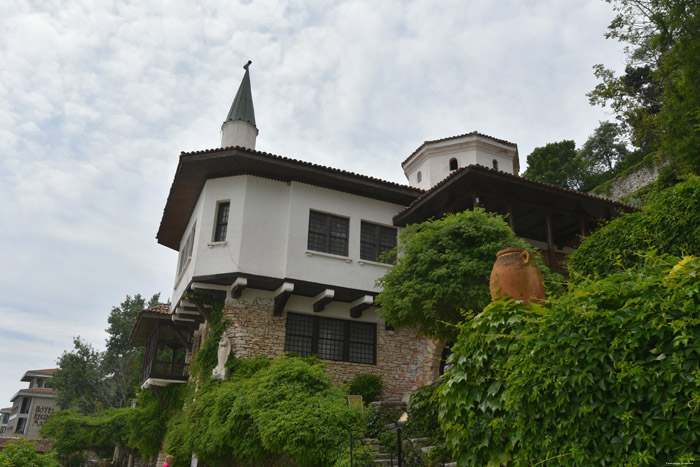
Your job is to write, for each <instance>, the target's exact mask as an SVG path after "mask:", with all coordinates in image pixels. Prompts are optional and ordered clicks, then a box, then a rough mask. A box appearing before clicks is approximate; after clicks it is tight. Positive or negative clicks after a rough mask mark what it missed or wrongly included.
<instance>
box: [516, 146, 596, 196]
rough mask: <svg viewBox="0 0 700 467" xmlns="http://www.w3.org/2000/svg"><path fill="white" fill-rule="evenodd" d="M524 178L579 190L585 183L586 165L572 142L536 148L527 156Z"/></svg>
mask: <svg viewBox="0 0 700 467" xmlns="http://www.w3.org/2000/svg"><path fill="white" fill-rule="evenodd" d="M523 177H526V178H531V179H533V180H538V181H540V182H545V183H551V184H552V185H557V186H561V187H564V188H569V189H570V190H578V189H580V188H581V187H582V186H583V185H584V183H585V171H584V164H583V163H582V161H581V159H580V158H579V157H578V153H577V151H576V143H574V142H573V141H572V140H564V141H559V142H557V143H549V144H547V145H545V146H543V147H538V148H535V149H534V150H533V151H532V152H531V153H530V155H529V156H527V170H526V171H525V172H524V173H523Z"/></svg>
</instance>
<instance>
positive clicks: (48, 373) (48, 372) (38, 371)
mask: <svg viewBox="0 0 700 467" xmlns="http://www.w3.org/2000/svg"><path fill="white" fill-rule="evenodd" d="M58 370H60V368H51V369H49V370H29V371H28V372H27V373H44V374H47V375H52V374H54V373H56V372H57V371H58Z"/></svg>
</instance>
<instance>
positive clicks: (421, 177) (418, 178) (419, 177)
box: [416, 171, 423, 183]
mask: <svg viewBox="0 0 700 467" xmlns="http://www.w3.org/2000/svg"><path fill="white" fill-rule="evenodd" d="M416 180H418V183H420V182H421V180H423V174H422V173H420V171H418V175H416Z"/></svg>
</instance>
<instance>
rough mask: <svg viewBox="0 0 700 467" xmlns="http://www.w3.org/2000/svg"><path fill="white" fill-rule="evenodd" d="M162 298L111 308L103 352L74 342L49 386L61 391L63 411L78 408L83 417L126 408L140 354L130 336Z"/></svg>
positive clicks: (138, 298) (128, 301)
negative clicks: (143, 313) (148, 309)
mask: <svg viewBox="0 0 700 467" xmlns="http://www.w3.org/2000/svg"><path fill="white" fill-rule="evenodd" d="M159 296H160V294H156V295H154V296H153V297H151V299H150V300H149V301H148V302H146V300H145V299H144V298H143V297H141V295H140V294H136V295H135V296H134V297H133V298H132V297H130V296H128V295H127V296H126V299H125V300H124V301H123V302H122V303H121V304H120V305H119V306H118V307H113V308H112V311H111V312H110V315H109V318H108V322H109V328H107V330H106V331H107V333H108V337H107V342H106V344H107V349H106V350H105V351H104V352H100V351H98V350H95V349H94V348H93V347H92V345H90V344H89V343H88V342H85V341H83V340H82V339H81V338H80V336H78V337H75V338H74V339H73V346H74V349H73V351H71V352H63V354H62V355H61V356H60V357H59V359H58V361H57V362H56V363H57V364H58V366H59V368H60V369H61V371H58V372H56V374H55V375H54V377H53V378H52V379H51V381H50V383H49V384H51V386H52V387H54V388H56V389H57V390H58V396H57V398H56V402H57V404H58V406H59V407H60V408H61V409H68V408H73V407H75V408H78V409H79V410H80V411H81V412H82V413H84V414H93V413H98V412H100V411H102V410H105V409H107V408H109V407H124V406H125V405H126V404H127V402H128V401H129V399H130V398H132V397H134V395H135V388H136V387H137V386H138V368H139V366H140V363H141V354H140V352H139V350H137V349H134V348H133V347H131V344H129V334H130V332H131V327H132V326H133V324H134V321H135V319H136V315H137V313H138V312H139V311H141V310H143V309H144V308H145V307H147V306H149V307H150V306H154V305H157V304H158V299H159Z"/></svg>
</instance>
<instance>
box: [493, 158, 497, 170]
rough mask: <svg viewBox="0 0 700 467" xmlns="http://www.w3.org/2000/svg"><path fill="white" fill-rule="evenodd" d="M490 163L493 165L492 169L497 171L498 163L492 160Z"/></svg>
mask: <svg viewBox="0 0 700 467" xmlns="http://www.w3.org/2000/svg"><path fill="white" fill-rule="evenodd" d="M491 163H492V164H493V168H494V169H496V170H498V161H497V160H496V159H494V160H493V161H491Z"/></svg>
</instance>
